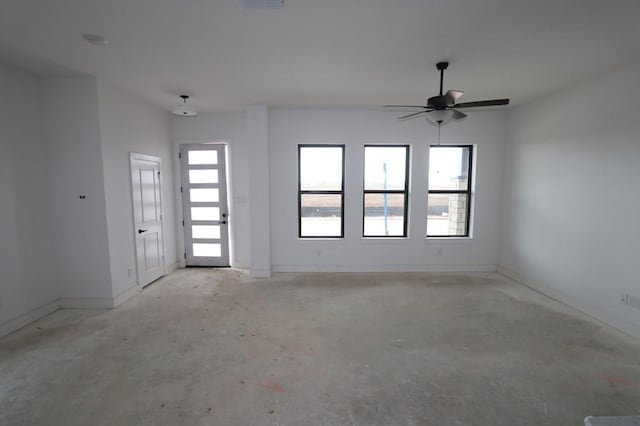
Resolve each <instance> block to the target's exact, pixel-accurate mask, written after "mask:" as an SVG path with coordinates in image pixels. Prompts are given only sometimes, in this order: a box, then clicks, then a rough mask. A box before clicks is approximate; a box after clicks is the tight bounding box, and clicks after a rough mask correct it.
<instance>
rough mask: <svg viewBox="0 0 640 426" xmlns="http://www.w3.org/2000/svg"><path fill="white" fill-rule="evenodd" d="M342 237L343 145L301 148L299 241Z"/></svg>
mask: <svg viewBox="0 0 640 426" xmlns="http://www.w3.org/2000/svg"><path fill="white" fill-rule="evenodd" d="M343 236H344V145H298V237H300V238H343Z"/></svg>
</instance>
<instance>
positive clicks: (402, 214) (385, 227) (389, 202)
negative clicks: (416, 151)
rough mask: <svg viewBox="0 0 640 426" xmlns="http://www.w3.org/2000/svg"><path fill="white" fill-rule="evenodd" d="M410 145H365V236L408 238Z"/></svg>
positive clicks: (363, 230)
mask: <svg viewBox="0 0 640 426" xmlns="http://www.w3.org/2000/svg"><path fill="white" fill-rule="evenodd" d="M408 182H409V146H408V145H365V147H364V196H363V205H364V208H363V212H364V214H363V216H364V217H363V229H362V235H363V237H406V236H407V205H408V193H409V191H408Z"/></svg>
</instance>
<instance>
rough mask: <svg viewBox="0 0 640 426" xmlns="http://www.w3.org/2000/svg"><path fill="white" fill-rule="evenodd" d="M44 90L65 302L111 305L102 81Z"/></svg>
mask: <svg viewBox="0 0 640 426" xmlns="http://www.w3.org/2000/svg"><path fill="white" fill-rule="evenodd" d="M42 90H43V112H44V134H45V137H46V141H47V155H48V157H47V159H48V161H49V170H50V173H49V182H50V191H51V208H50V209H48V213H49V215H50V221H51V222H50V225H51V229H53V231H54V248H55V249H54V250H52V252H51V253H50V255H51V256H52V257H53V259H54V261H55V264H56V268H55V269H56V271H57V277H58V279H59V282H60V297H61V298H62V299H64V300H65V302H64V304H65V306H72V307H73V306H78V307H108V306H109V304H110V301H111V300H112V294H111V278H110V270H109V245H108V236H107V218H106V207H105V194H104V180H103V172H102V152H101V145H100V126H99V118H98V88H97V82H96V80H95V79H94V78H52V79H45V80H43V81H42ZM80 195H84V196H86V198H85V199H80Z"/></svg>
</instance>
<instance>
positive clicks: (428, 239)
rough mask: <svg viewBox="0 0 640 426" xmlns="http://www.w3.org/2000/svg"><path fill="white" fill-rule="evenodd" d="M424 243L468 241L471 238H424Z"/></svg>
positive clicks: (471, 238)
mask: <svg viewBox="0 0 640 426" xmlns="http://www.w3.org/2000/svg"><path fill="white" fill-rule="evenodd" d="M424 239H425V241H470V240H473V237H425V238H424Z"/></svg>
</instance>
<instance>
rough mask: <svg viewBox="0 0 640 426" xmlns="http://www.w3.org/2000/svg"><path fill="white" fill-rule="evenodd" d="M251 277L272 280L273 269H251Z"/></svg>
mask: <svg viewBox="0 0 640 426" xmlns="http://www.w3.org/2000/svg"><path fill="white" fill-rule="evenodd" d="M249 276H250V277H251V278H271V269H251V270H249Z"/></svg>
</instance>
